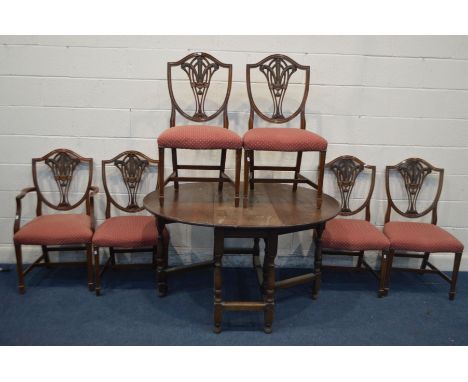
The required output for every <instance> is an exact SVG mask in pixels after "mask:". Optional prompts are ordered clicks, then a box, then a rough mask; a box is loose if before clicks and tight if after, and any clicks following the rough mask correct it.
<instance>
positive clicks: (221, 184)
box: [218, 149, 237, 191]
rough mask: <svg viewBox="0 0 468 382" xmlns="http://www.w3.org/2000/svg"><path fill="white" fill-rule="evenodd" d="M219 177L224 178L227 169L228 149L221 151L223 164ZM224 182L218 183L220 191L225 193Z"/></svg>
mask: <svg viewBox="0 0 468 382" xmlns="http://www.w3.org/2000/svg"><path fill="white" fill-rule="evenodd" d="M236 163H237V162H236ZM219 167H220V169H219V177H220V178H222V177H223V175H224V170H225V168H226V149H222V150H221V163H220V165H219ZM223 185H224V182H221V181H220V182H218V191H223Z"/></svg>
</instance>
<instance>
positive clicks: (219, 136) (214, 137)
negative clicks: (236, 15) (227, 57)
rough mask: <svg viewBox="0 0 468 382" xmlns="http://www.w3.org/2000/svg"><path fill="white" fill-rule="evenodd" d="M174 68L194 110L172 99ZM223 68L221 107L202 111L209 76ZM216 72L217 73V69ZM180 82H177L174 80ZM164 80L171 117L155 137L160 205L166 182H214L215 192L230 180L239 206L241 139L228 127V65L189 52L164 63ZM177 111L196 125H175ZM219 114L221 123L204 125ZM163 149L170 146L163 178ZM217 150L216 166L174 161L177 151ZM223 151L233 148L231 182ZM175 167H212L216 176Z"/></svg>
mask: <svg viewBox="0 0 468 382" xmlns="http://www.w3.org/2000/svg"><path fill="white" fill-rule="evenodd" d="M175 68H178V69H180V70H182V71H183V72H185V74H186V75H187V77H188V81H189V83H190V87H191V90H192V93H193V97H194V101H195V108H194V109H195V110H194V111H193V112H189V111H188V110H184V108H183V107H181V106H180V103H179V102H178V101H177V100H176V97H175V91H174V82H175V81H173V77H172V76H173V70H175ZM220 69H224V72H226V74H227V77H226V78H225V79H224V80H223V81H225V82H226V85H227V86H226V92H225V94H224V97H223V98H221V99H220V100H219V101H222V103H221V106H220V107H219V108H218V109H217V110H216V111H214V112H209V111H207V110H206V107H205V102H206V99H207V96H208V91H209V89H210V85H211V80H212V77H213V75H214V74H215V73H216V72H218V70H220ZM218 73H219V72H218ZM178 82H180V81H178ZM167 83H168V87H169V96H170V99H171V117H170V122H169V126H170V127H169V128H168V129H166V130H165V131H163V132H162V133H161V134H160V135H159V137H158V148H159V164H160V166H159V175H158V176H159V184H160V187H159V200H160V203H161V205H163V204H164V186H165V185H166V184H168V183H170V182H173V183H174V188H175V189H176V190H178V189H179V182H194V181H196V182H217V183H218V189H219V191H222V190H223V184H224V183H225V182H229V183H233V184H234V188H235V206H236V207H237V206H238V205H239V188H240V167H241V158H242V140H241V138H240V137H239V136H238V135H237V134H236V133H234V132H233V131H230V130H229V118H228V111H227V106H228V100H229V95H230V93H231V86H232V65H231V64H225V63H222V62H221V61H219V60H217V59H216V58H214V57H213V56H212V55H210V54H208V53H201V52H199V53H192V54H189V55H188V56H186V57H184V58H182V59H181V60H179V61H177V62H169V63H168V64H167ZM177 113H179V114H180V115H181V116H182V117H184V118H185V119H186V120H188V121H190V122H195V123H196V124H188V125H186V124H180V125H177V124H176V114H177ZM221 114H222V119H223V125H222V126H214V125H208V124H207V122H209V121H211V120H213V119H215V118H216V117H218V116H220V115H221ZM165 149H171V152H172V169H173V172H172V173H171V174H170V175H169V176H168V177H167V179H164V165H165V164H164V163H165V162H164V159H165V158H164V154H165ZM178 149H188V150H220V152H221V159H220V164H219V166H218V165H215V166H213V165H202V164H179V163H178V160H177V150H178ZM227 150H235V152H236V160H235V179H234V181H233V180H232V179H231V178H230V177H229V176H227V175H226V173H225V169H226V152H227ZM179 170H204V171H205V170H215V171H219V175H218V176H217V177H200V176H196V177H194V176H190V177H189V176H180V175H179Z"/></svg>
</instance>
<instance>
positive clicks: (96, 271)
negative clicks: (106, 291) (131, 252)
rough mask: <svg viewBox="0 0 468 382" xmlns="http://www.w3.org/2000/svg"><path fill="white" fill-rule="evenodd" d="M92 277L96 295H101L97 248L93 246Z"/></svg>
mask: <svg viewBox="0 0 468 382" xmlns="http://www.w3.org/2000/svg"><path fill="white" fill-rule="evenodd" d="M94 275H95V276H94V279H95V287H94V290H95V292H96V296H100V295H101V267H100V264H99V248H98V247H94Z"/></svg>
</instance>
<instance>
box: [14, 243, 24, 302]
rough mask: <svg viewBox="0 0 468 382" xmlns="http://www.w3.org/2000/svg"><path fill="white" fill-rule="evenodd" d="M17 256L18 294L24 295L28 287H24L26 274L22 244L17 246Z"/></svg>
mask: <svg viewBox="0 0 468 382" xmlns="http://www.w3.org/2000/svg"><path fill="white" fill-rule="evenodd" d="M15 254H16V272H17V273H18V292H19V293H20V294H24V293H25V292H26V287H25V286H24V272H23V255H22V252H21V244H15Z"/></svg>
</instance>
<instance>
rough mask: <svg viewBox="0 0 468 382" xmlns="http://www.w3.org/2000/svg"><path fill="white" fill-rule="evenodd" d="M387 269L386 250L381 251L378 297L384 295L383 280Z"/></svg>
mask: <svg viewBox="0 0 468 382" xmlns="http://www.w3.org/2000/svg"><path fill="white" fill-rule="evenodd" d="M387 271H388V253H387V252H386V251H382V260H381V262H380V280H379V292H378V296H379V297H384V296H385V295H386V294H385V281H386V278H387Z"/></svg>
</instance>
